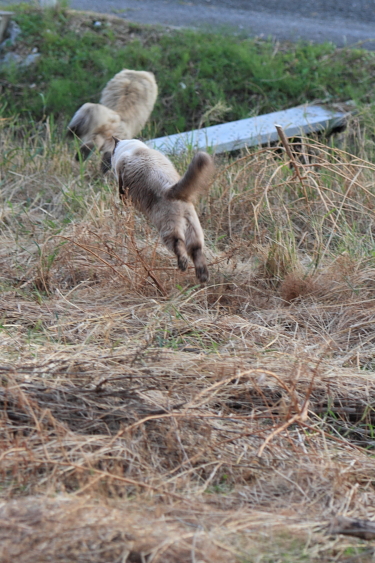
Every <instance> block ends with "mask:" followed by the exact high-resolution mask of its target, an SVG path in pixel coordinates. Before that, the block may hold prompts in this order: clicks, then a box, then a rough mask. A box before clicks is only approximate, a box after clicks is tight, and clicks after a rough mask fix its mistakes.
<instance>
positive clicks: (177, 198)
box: [112, 139, 214, 282]
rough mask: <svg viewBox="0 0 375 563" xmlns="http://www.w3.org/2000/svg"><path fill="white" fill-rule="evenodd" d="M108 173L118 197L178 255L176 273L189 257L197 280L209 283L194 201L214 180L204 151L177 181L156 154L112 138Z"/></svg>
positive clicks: (175, 174)
mask: <svg viewBox="0 0 375 563" xmlns="http://www.w3.org/2000/svg"><path fill="white" fill-rule="evenodd" d="M112 169H113V171H114V173H115V175H116V178H117V180H118V185H119V193H120V197H121V198H123V197H129V198H130V199H131V201H132V203H133V204H134V206H135V207H136V208H137V209H138V210H139V211H141V212H142V213H143V214H144V215H145V216H146V217H147V218H148V219H149V220H150V222H151V223H152V224H153V225H154V226H155V227H156V228H157V229H158V231H159V234H160V236H161V239H162V241H163V242H164V244H165V245H166V246H167V248H169V250H171V251H172V252H174V254H175V255H176V256H177V264H178V267H179V269H180V270H182V271H185V270H186V268H187V266H188V256H190V258H191V259H192V260H193V262H194V266H195V273H196V276H197V278H198V280H199V281H200V282H205V281H207V280H208V277H209V275H208V270H207V264H206V259H205V257H204V254H203V244H204V236H203V230H202V227H201V224H200V222H199V219H198V216H197V213H196V211H195V207H194V201H195V200H196V198H197V196H198V195H199V193H200V192H202V191H204V190H206V189H207V187H208V184H209V182H210V180H211V178H212V175H213V171H214V165H213V161H212V158H211V157H210V156H209V155H208V154H207V153H205V152H198V153H196V155H195V156H194V158H193V160H192V161H191V163H190V165H189V167H188V169H187V171H186V173H185V174H184V176H183V177H182V178H181V177H180V175H179V174H178V172H177V170H176V169H175V167H174V166H173V164H172V162H171V161H170V160H169V159H168V158H167V157H166V156H164V155H163V154H162V153H160V152H159V151H156V150H154V149H151V148H149V147H148V146H147V145H145V143H142V142H141V141H137V140H134V139H133V140H124V141H119V140H118V139H116V140H115V148H114V151H113V154H112Z"/></svg>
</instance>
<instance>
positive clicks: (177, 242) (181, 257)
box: [173, 237, 188, 272]
mask: <svg viewBox="0 0 375 563" xmlns="http://www.w3.org/2000/svg"><path fill="white" fill-rule="evenodd" d="M173 252H174V253H175V255H176V256H177V265H178V267H179V269H180V270H181V271H182V272H185V270H186V269H187V267H188V255H187V252H186V246H185V243H184V241H183V240H182V239H180V238H177V237H175V239H174V241H173Z"/></svg>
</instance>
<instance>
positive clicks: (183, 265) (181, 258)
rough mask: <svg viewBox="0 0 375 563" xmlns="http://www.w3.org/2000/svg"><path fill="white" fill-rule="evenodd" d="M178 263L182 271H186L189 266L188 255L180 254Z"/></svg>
mask: <svg viewBox="0 0 375 563" xmlns="http://www.w3.org/2000/svg"><path fill="white" fill-rule="evenodd" d="M177 265H178V267H179V269H180V270H181V272H185V271H186V269H187V267H188V259H187V258H186V256H179V257H178V260H177Z"/></svg>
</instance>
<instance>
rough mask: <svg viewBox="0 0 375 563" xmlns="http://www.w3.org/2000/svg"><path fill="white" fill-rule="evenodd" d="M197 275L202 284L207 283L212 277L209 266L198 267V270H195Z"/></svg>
mask: <svg viewBox="0 0 375 563" xmlns="http://www.w3.org/2000/svg"><path fill="white" fill-rule="evenodd" d="M195 275H196V276H197V278H198V280H199V281H200V282H201V283H205V282H206V281H208V279H209V277H210V274H209V273H208V270H207V266H198V268H195Z"/></svg>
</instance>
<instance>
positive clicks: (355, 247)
mask: <svg viewBox="0 0 375 563" xmlns="http://www.w3.org/2000/svg"><path fill="white" fill-rule="evenodd" d="M1 126H2V131H1V138H2V141H1V142H2V167H1V178H0V180H1V189H2V200H1V220H2V221H1V223H2V232H1V247H0V248H1V283H2V295H1V302H0V305H1V329H2V333H1V350H2V352H1V368H0V374H1V382H2V386H1V395H0V400H1V404H2V408H1V426H2V429H1V454H0V458H1V465H0V469H1V482H2V488H1V497H2V501H1V505H0V519H1V525H0V539H1V544H2V555H1V561H2V562H11V561H12V562H14V561H17V562H25V563H26V562H28V563H33V562H35V563H36V562H38V563H40V562H44V561H66V562H68V561H69V562H72V561H84V562H101V563H103V562H107V561H108V562H115V561H118V562H126V561H127V562H128V563H138V562H139V563H143V562H145V561H147V562H148V563H151V561H152V562H163V563H166V562H173V563H177V562H178V563H183V562H185V561H186V562H198V561H201V562H202V561H205V562H207V563H208V562H214V561H215V562H217V561H226V562H228V561H248V562H250V561H251V562H274V561H280V562H281V561H285V562H294V561H315V560H319V561H322V562H325V561H327V562H328V561H359V560H360V561H363V562H365V561H370V560H373V559H372V558H373V554H374V548H373V544H371V542H367V543H366V545H364V544H363V543H361V542H360V541H359V540H356V539H350V538H343V537H340V536H339V537H334V536H332V535H330V534H329V530H330V522H331V521H332V519H333V518H334V516H336V515H337V514H341V515H348V516H354V517H359V518H367V519H372V518H375V511H374V506H375V493H374V481H375V463H374V456H373V448H374V443H375V438H374V432H373V425H374V396H375V379H374V369H375V364H374V341H375V263H374V261H375V254H374V248H375V247H374V240H373V235H374V228H375V227H374V208H375V185H374V173H375V165H374V164H372V162H371V160H372V157H371V155H370V152H371V141H368V142H366V143H365V142H357V144H356V146H355V147H354V149H355V154H356V156H353V155H352V154H351V153H350V152H348V151H347V150H346V145H345V143H346V142H348V143H349V142H352V141H353V139H356V140H357V141H358V139H359V136H360V135H361V131H362V130H361V129H360V128H359V125H358V129H355V128H356V126H357V125H356V124H355V123H353V125H352V126H351V127H350V130H351V131H354V132H355V135H353V137H349V136H348V135H347V136H346V137H344V139H343V140H342V143H343V144H342V148H341V149H337V148H332V147H331V146H329V145H328V144H324V143H322V142H320V141H319V140H313V139H304V140H302V141H299V143H298V145H297V144H296V145H295V147H294V148H295V151H296V152H297V154H296V159H297V162H298V168H299V172H300V175H301V176H302V180H299V179H298V178H296V177H295V176H294V174H293V170H292V169H291V168H290V166H289V164H288V162H287V160H286V158H285V155H284V153H283V152H282V150H281V148H280V147H274V148H265V149H261V150H258V151H256V152H251V153H244V154H242V155H240V156H239V157H238V158H236V159H232V160H221V161H220V160H218V161H217V175H216V178H215V181H214V184H213V186H212V187H211V190H210V194H209V196H208V197H207V199H206V200H204V201H202V202H201V206H200V216H201V218H202V224H203V227H204V229H205V232H206V237H207V247H208V249H207V255H208V258H209V263H210V272H211V279H210V282H209V283H208V284H207V286H205V287H199V286H196V285H194V283H195V281H194V271H193V269H192V268H191V269H190V270H189V271H188V272H187V273H186V274H182V273H181V272H179V271H178V270H177V269H176V266H175V263H174V258H173V257H172V256H170V255H169V254H168V253H167V251H166V250H165V249H164V247H163V246H162V245H161V244H160V243H159V241H158V239H157V236H156V233H155V231H154V230H153V229H152V228H150V227H149V226H148V225H147V224H146V222H145V220H144V219H143V218H142V217H141V216H139V215H137V214H136V213H134V211H133V209H132V208H131V207H128V208H125V207H124V206H123V205H122V204H120V202H119V200H118V197H117V194H116V187H115V183H114V180H113V178H112V177H111V176H110V175H108V177H106V178H105V179H104V180H103V178H101V177H100V176H99V175H98V173H97V170H98V162H97V161H95V158H94V159H92V160H91V161H89V162H87V163H75V162H73V159H72V155H73V153H74V148H73V147H72V146H68V145H67V144H65V143H64V142H62V141H61V140H60V137H59V134H58V131H57V129H56V128H55V127H54V126H52V125H50V124H49V122H48V121H47V122H45V123H43V124H39V125H37V126H36V127H35V128H34V129H33V130H32V131H30V128H27V127H22V126H20V125H19V124H17V123H15V122H12V121H11V120H3V121H2V122H1ZM354 149H353V150H354ZM369 155H370V156H369ZM188 160H189V156H186V157H184V158H182V157H181V158H179V159H176V161H177V162H176V164H177V166H178V167H179V168H180V169H181V170H183V169H184V168H185V167H186V163H187V161H188Z"/></svg>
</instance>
